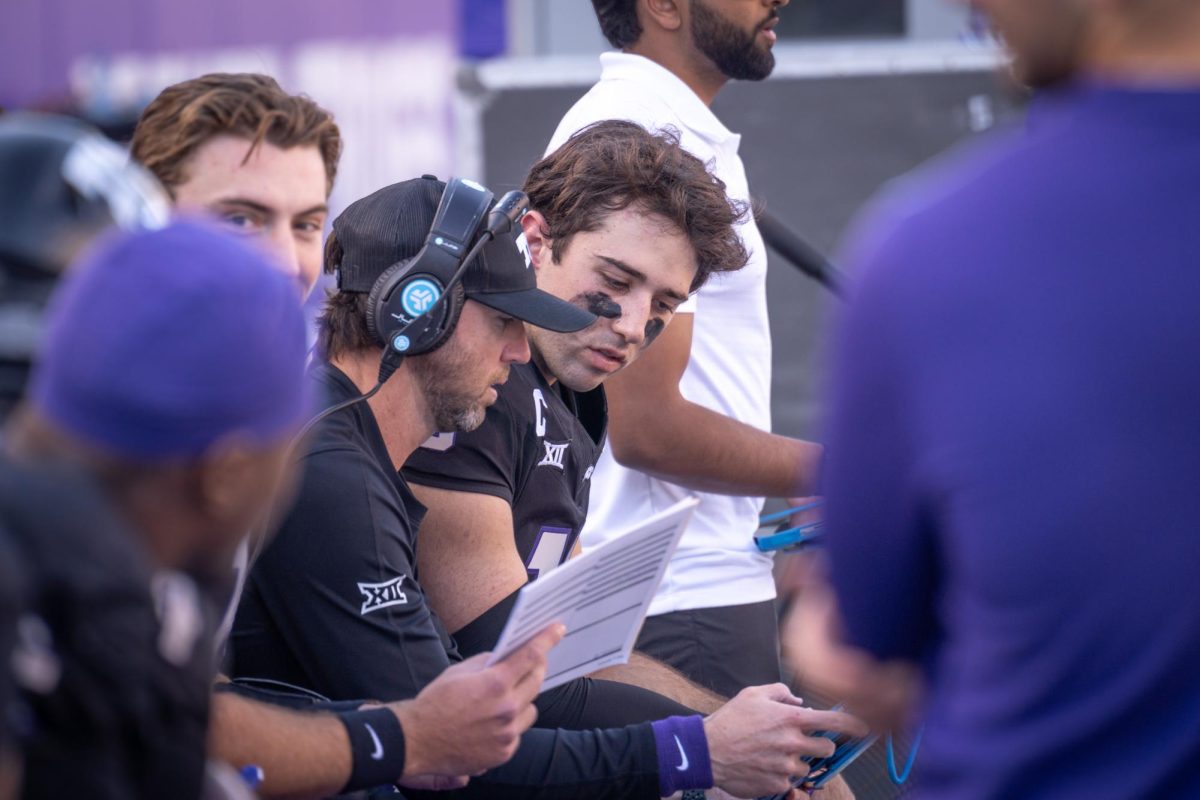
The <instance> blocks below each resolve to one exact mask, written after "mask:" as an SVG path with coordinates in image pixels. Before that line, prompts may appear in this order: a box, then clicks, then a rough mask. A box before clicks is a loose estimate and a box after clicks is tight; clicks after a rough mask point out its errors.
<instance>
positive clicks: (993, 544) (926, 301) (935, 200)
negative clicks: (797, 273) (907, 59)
mask: <svg viewBox="0 0 1200 800" xmlns="http://www.w3.org/2000/svg"><path fill="white" fill-rule="evenodd" d="M845 261H846V263H848V265H849V266H850V267H851V268H852V272H853V273H854V274H856V275H857V277H858V279H859V280H858V283H857V286H856V291H855V294H854V300H853V302H852V303H851V304H850V306H849V308H848V310H847V312H846V313H845V315H844V317H843V319H841V321H840V325H839V328H838V335H837V339H836V341H837V350H836V358H835V361H834V363H835V365H836V366H835V379H834V382H833V384H834V392H833V396H832V399H831V402H830V409H831V414H832V420H831V427H830V430H829V436H828V447H829V460H828V472H827V475H826V492H827V498H828V506H827V509H828V517H827V520H828V527H829V530H830V537H829V538H830V549H831V551H832V552H831V555H832V558H833V579H834V583H835V586H836V589H837V592H838V596H839V599H840V602H841V604H842V609H843V612H844V615H845V622H846V627H847V631H848V634H849V636H850V638H851V639H852V640H853V641H855V642H857V643H858V644H860V645H862V646H864V647H865V648H867V649H868V650H870V651H872V652H873V653H875V654H876V655H877V656H880V657H882V658H903V659H910V660H915V661H918V662H920V663H921V664H923V666H924V668H925V670H926V675H927V678H928V680H929V683H930V687H931V690H930V694H929V696H928V698H927V703H926V707H925V709H924V717H925V722H926V732H925V738H924V745H923V748H922V751H921V753H920V755H919V756H918V761H917V764H918V772H919V775H920V787H921V789H920V793H921V795H922V796H924V797H930V798H955V800H961V799H962V798H1009V797H1023V798H1028V797H1055V798H1064V797H1071V798H1075V797H1152V796H1153V797H1200V594H1198V593H1197V591H1196V583H1197V581H1198V580H1200V485H1198V481H1200V86H1194V87H1187V88H1180V89H1178V90H1167V89H1164V90H1161V91H1160V90H1148V89H1141V90H1134V89H1132V88H1120V87H1114V86H1102V85H1094V84H1092V85H1087V84H1084V85H1079V86H1074V87H1069V88H1066V89H1062V90H1059V91H1057V92H1054V93H1050V94H1047V95H1045V96H1043V97H1040V98H1038V100H1037V101H1035V103H1034V104H1033V108H1032V109H1031V113H1030V118H1029V120H1028V122H1027V124H1026V126H1025V128H1024V129H1023V130H1021V131H1015V132H1010V133H1009V134H1007V135H1000V136H995V137H991V138H989V139H988V140H987V141H985V142H983V143H981V144H977V145H975V146H973V147H971V148H968V149H967V150H965V151H963V152H958V153H955V154H953V155H951V156H949V157H948V158H945V159H943V160H942V161H940V162H939V163H937V164H936V165H934V166H932V167H930V168H927V169H925V170H923V171H922V172H921V173H920V174H918V175H916V176H914V177H911V178H908V179H905V180H904V181H903V185H901V186H898V187H896V191H893V192H890V193H889V196H888V197H886V198H885V199H883V200H881V201H880V202H878V203H877V204H876V205H875V208H874V209H873V211H872V213H870V214H869V215H868V216H867V218H866V220H865V221H864V222H863V223H862V224H861V225H860V226H859V228H858V233H857V234H856V235H855V236H853V237H852V239H851V246H850V248H849V252H848V253H847V255H846V259H845Z"/></svg>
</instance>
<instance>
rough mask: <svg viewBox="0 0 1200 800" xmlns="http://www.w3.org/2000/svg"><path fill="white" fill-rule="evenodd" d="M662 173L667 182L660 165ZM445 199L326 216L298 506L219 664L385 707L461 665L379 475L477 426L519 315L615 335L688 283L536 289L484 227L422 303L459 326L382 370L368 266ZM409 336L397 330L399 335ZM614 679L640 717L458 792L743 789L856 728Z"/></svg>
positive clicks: (263, 563) (255, 577) (410, 528)
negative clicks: (679, 703) (657, 691)
mask: <svg viewBox="0 0 1200 800" xmlns="http://www.w3.org/2000/svg"><path fill="white" fill-rule="evenodd" d="M643 135H645V134H643ZM663 166H664V169H663V170H662V171H661V172H660V174H661V175H662V177H663V178H664V179H667V178H668V177H669V175H670V172H671V169H670V164H669V163H667V164H664V165H663ZM446 191H448V190H446V189H445V187H444V186H443V185H442V184H440V183H439V182H437V181H436V180H434V179H432V178H429V177H426V178H421V179H415V180H410V181H406V182H404V183H399V184H395V185H392V186H388V187H385V188H383V189H381V190H379V191H378V192H375V193H374V194H372V195H369V196H368V197H365V198H363V199H361V200H359V201H357V202H355V203H353V204H352V205H351V206H350V207H349V208H347V209H346V210H345V211H344V212H343V213H342V215H341V216H339V217H338V219H336V220H335V221H334V225H333V235H332V236H331V239H330V246H329V248H328V260H327V264H326V268H327V269H329V270H330V271H333V270H335V269H336V270H337V272H338V292H337V293H336V294H334V295H333V296H332V297H331V298H330V300H329V302H328V303H327V305H326V311H325V313H324V314H323V315H322V317H321V333H320V340H319V345H320V346H319V348H318V349H319V360H318V363H317V364H316V365H315V366H314V369H313V370H312V372H311V377H312V381H313V384H314V386H315V387H316V388H317V389H318V390H319V391H320V392H321V393H322V395H323V396H324V402H323V405H325V406H327V407H328V408H330V409H332V411H331V412H329V415H328V416H327V417H326V418H325V419H323V420H321V422H320V423H319V424H318V425H317V426H316V427H315V428H314V429H313V437H312V441H311V444H310V445H309V447H308V448H307V450H306V453H305V455H304V459H303V468H304V478H303V482H302V485H301V490H300V493H299V499H298V502H297V504H296V506H295V507H293V509H292V510H291V512H290V513H289V515H288V517H287V520H286V521H285V522H284V524H283V526H282V528H281V529H280V531H279V533H278V535H277V537H276V540H275V541H274V542H273V543H272V545H271V547H270V548H268V549H267V550H266V552H265V553H264V554H263V556H262V557H261V558H260V559H259V560H258V561H257V562H256V563H255V565H254V568H253V570H252V572H251V576H250V580H249V581H248V584H247V589H246V593H245V596H244V599H243V602H242V604H241V606H240V607H239V609H238V616H237V621H236V624H235V626H234V633H233V637H232V639H231V643H232V647H233V651H234V674H235V675H239V676H255V677H260V678H266V679H269V680H272V681H282V682H286V683H289V684H292V685H296V686H301V687H303V688H305V689H307V690H310V691H317V692H320V693H321V694H323V695H326V696H329V697H333V698H346V697H359V696H362V695H364V694H369V695H371V696H375V697H380V698H383V699H395V698H403V697H410V696H412V695H414V694H416V693H418V692H422V691H424V690H426V689H425V688H424V687H426V685H427V684H429V685H433V684H430V682H431V681H433V682H434V683H436V682H437V681H436V680H435V679H437V678H438V676H439V675H440V674H441V673H442V672H443V670H446V669H447V668H449V669H456V667H453V666H450V665H451V664H452V663H453V662H454V661H456V660H458V658H459V655H458V653H457V651H456V647H455V645H454V642H453V641H452V640H451V639H450V637H449V636H448V635H447V634H446V632H445V629H444V627H443V626H442V624H441V623H440V621H439V619H438V617H437V614H436V613H435V612H434V611H433V610H431V609H430V607H429V604H428V602H427V600H426V597H425V594H424V591H423V588H422V584H421V580H420V578H419V571H418V569H417V565H416V552H417V551H418V549H419V548H418V541H417V527H418V525H419V524H420V520H421V517H422V515H423V514H424V509H423V507H422V506H421V504H420V503H419V502H418V501H417V500H416V498H415V497H414V496H413V495H412V493H411V490H410V488H409V486H408V485H407V483H406V482H405V480H404V478H403V477H402V476H400V475H399V474H398V473H397V469H398V468H399V467H400V466H401V465H402V464H403V463H404V462H405V460H406V459H407V458H408V457H409V456H410V454H411V453H412V451H413V450H414V449H416V448H417V447H418V446H419V445H420V443H421V442H422V441H424V440H425V439H426V438H427V437H429V436H430V435H431V434H432V433H434V432H435V431H437V430H439V429H440V430H453V431H455V432H458V433H465V432H468V431H470V430H471V429H473V428H475V427H476V426H477V425H479V423H480V422H481V421H482V420H483V417H484V409H486V408H487V407H488V406H490V405H492V404H493V403H495V402H496V400H497V398H498V391H499V389H500V388H501V387H499V386H497V384H503V383H504V381H505V377H506V375H507V374H509V373H510V371H511V372H515V371H516V370H517V369H519V368H520V365H522V364H524V363H525V362H526V361H528V359H529V357H530V348H529V345H528V343H527V341H526V331H525V327H524V326H523V325H522V321H525V322H527V323H528V324H530V325H537V326H546V327H550V328H553V329H557V330H558V331H563V332H569V331H571V330H579V329H580V328H582V327H583V326H586V325H589V324H591V323H592V322H594V321H595V317H593V316H592V315H590V314H588V313H586V312H585V311H584V310H582V309H581V308H580V307H579V306H580V305H583V306H586V305H589V304H591V305H595V306H596V307H597V308H598V310H601V311H603V312H604V313H606V314H608V315H609V319H608V320H607V321H606V323H605V324H603V325H600V326H598V328H597V331H598V332H599V333H605V335H607V336H609V337H610V338H615V337H613V336H612V335H611V334H608V333H606V332H607V331H611V330H612V329H613V327H615V326H614V324H613V323H614V320H618V319H620V317H621V316H624V315H623V314H622V315H618V314H617V313H616V312H615V310H614V309H613V308H612V306H618V307H619V306H621V305H622V304H624V305H625V306H627V307H628V309H629V311H628V314H629V316H630V317H631V319H630V320H628V321H627V323H626V324H632V325H636V327H637V328H643V329H644V325H645V323H646V322H647V320H648V318H649V316H650V315H649V314H648V312H647V311H646V310H645V309H644V308H643V304H645V305H648V300H647V299H646V298H647V297H648V296H651V295H658V294H661V293H662V291H663V289H662V287H661V286H660V285H659V282H660V281H661V282H662V283H663V284H665V285H666V286H669V287H671V288H673V289H674V288H676V284H675V280H676V279H678V278H680V277H681V276H682V283H683V286H682V289H680V291H681V292H684V293H686V291H687V286H688V285H689V284H690V282H691V280H692V279H693V270H692V268H691V267H689V266H688V264H686V263H683V264H680V262H675V263H676V265H677V266H682V267H683V268H682V269H681V271H680V273H679V274H675V277H674V278H672V279H670V280H663V279H661V278H656V279H655V280H654V283H653V286H654V288H650V287H644V286H641V285H640V283H641V282H637V283H638V285H637V286H636V288H631V289H630V291H629V292H628V293H627V294H625V293H621V292H619V291H617V290H616V289H614V288H611V287H609V288H607V289H601V290H600V291H598V292H597V293H596V294H597V295H601V294H604V295H607V298H604V297H597V298H596V299H595V302H594V303H588V301H586V300H577V304H570V303H567V302H566V301H564V300H562V299H559V298H556V297H553V296H552V295H550V294H548V293H546V292H544V291H542V290H539V289H538V288H537V286H536V281H535V273H534V270H533V269H532V268H531V267H530V265H529V263H528V261H527V258H528V256H527V255H525V254H524V252H523V249H524V248H523V247H522V245H521V244H520V238H523V237H514V236H512V235H501V236H499V237H498V238H496V239H495V240H493V241H489V242H487V243H486V244H484V245H482V250H481V256H480V258H479V259H478V260H477V261H474V262H472V263H470V264H469V265H468V266H466V267H465V271H464V272H463V273H462V278H461V282H460V283H457V285H455V284H452V283H450V282H449V281H448V282H446V283H444V284H442V286H441V287H440V288H439V289H438V292H439V294H438V295H437V296H438V297H447V298H456V297H457V298H458V299H452V300H451V301H450V302H449V303H448V304H447V305H448V306H449V308H448V309H447V311H446V317H445V319H446V320H454V319H455V318H457V321H456V322H450V321H447V322H445V323H443V322H438V323H437V324H438V327H439V329H440V330H442V331H445V333H444V334H439V335H438V336H435V337H434V339H432V340H429V341H430V342H436V344H434V343H431V344H430V345H429V347H430V348H431V349H430V350H429V351H428V352H422V353H420V354H416V355H409V356H407V357H406V358H405V359H404V360H403V362H402V363H401V364H400V365H399V366H398V367H397V368H396V369H395V371H394V372H393V373H390V374H391V377H390V379H389V378H386V376H385V375H383V374H382V373H381V356H383V353H384V348H385V343H388V345H387V346H388V347H389V349H388V352H389V353H390V352H391V349H390V345H391V343H392V342H394V341H396V338H400V337H402V335H403V331H407V330H408V327H411V326H412V325H413V324H415V322H416V320H415V319H414V320H409V321H408V322H407V325H408V327H405V328H403V329H402V331H401V332H400V333H398V334H397V333H396V332H395V331H394V330H393V331H389V330H387V329H378V328H375V327H374V326H375V324H376V323H375V322H373V320H380V319H384V320H386V318H387V314H386V313H381V311H380V309H379V307H378V306H377V305H376V299H377V298H378V297H382V296H385V295H387V291H386V290H383V289H381V288H379V287H380V286H381V281H382V285H386V284H387V281H388V278H383V277H382V276H383V275H384V274H385V272H387V271H388V270H390V269H392V268H393V266H394V265H400V264H402V263H404V262H408V263H410V264H411V261H410V260H411V259H414V258H416V257H417V256H418V254H419V253H421V252H422V249H423V247H425V245H426V243H427V242H430V243H433V244H434V245H436V243H438V242H441V241H442V239H441V237H440V236H438V235H437V234H436V233H434V232H432V231H431V228H432V226H433V225H434V220H435V219H439V218H440V217H439V216H438V213H439V212H438V211H437V209H438V208H439V204H440V202H441V198H442V195H443V194H444V193H445V192H446ZM726 213H727V214H729V215H730V216H732V215H733V213H732V211H730V210H729V209H726ZM447 216H452V215H447ZM580 235H581V236H582V234H580ZM472 240H477V241H483V240H482V239H479V238H478V237H476V236H466V237H464V238H463V240H462V241H461V242H457V243H456V246H458V245H461V247H462V248H463V249H464V250H469V249H471V243H472ZM621 255H622V256H623V257H628V254H626V253H622V254H621ZM630 266H632V265H630ZM622 272H624V271H622ZM392 275H393V276H394V275H395V273H394V272H393V273H392ZM424 275H425V272H424V269H423V268H419V269H416V270H415V274H414V275H413V276H408V278H407V279H406V281H407V283H406V285H405V288H404V289H400V288H399V286H396V287H394V293H393V295H392V296H396V295H398V296H399V297H400V298H404V297H405V296H406V294H407V292H408V290H409V289H410V288H412V287H413V286H414V285H416V284H418V283H422V282H423V283H426V284H431V282H430V281H428V280H425V278H424V277H423V276H424ZM635 280H636V279H632V278H630V279H629V281H630V283H631V286H632V285H633V284H634V283H635ZM426 297H428V295H426ZM614 297H615V298H616V299H615V300H614V299H613V298H614ZM635 298H637V302H636V303H635V302H634V299H635ZM380 302H383V301H380ZM430 302H437V301H436V300H434V301H430ZM403 308H404V310H405V311H408V310H409V307H408V306H404V307H403ZM398 310H399V309H398ZM409 313H416V316H417V318H420V317H421V316H423V315H422V314H420V313H419V312H409ZM659 316H661V314H660V315H659ZM396 330H400V329H396ZM619 330H623V331H625V332H624V333H623V334H622V335H623V336H625V337H628V338H630V339H636V338H637V336H638V334H636V333H635V332H634V331H628V330H625V329H624V328H619ZM422 337H423V333H420V334H413V339H412V342H421V341H423V338H422ZM410 343H411V342H410ZM418 347H420V345H418ZM414 349H417V348H414ZM391 363H392V362H390V361H385V362H384V364H385V365H388V364H391ZM381 377H382V378H384V379H385V380H386V383H384V382H382V380H381ZM373 387H374V388H373ZM509 535H510V536H511V533H510V534H509ZM422 546H423V545H422ZM620 688H622V689H625V690H628V693H629V694H631V695H639V696H641V697H642V698H643V701H644V702H643V704H642V707H640V708H635V709H633V711H634V712H638V713H640V717H637V718H629V719H627V720H626V722H628V723H638V724H630V725H628V727H621V726H617V725H611V726H604V727H605V728H606V729H604V730H593V729H588V730H561V729H559V730H548V729H545V728H542V729H537V730H532V731H529V732H527V733H526V734H525V736H524V737H523V738H522V746H521V747H520V748H519V749H518V750H517V753H516V755H515V756H514V760H513V761H512V762H510V763H509V764H506V765H504V766H502V767H500V768H498V769H496V770H492V771H489V772H488V773H487V774H486V775H482V776H480V777H479V778H477V779H476V780H473V781H472V782H471V784H470V786H469V787H468V788H467V793H468V795H469V796H474V797H487V798H493V797H514V798H515V797H528V798H546V799H549V798H582V797H603V798H609V797H630V798H637V797H644V798H655V797H668V796H671V795H672V794H674V793H675V791H676V790H691V789H707V788H710V787H712V786H713V785H714V784H715V785H717V786H720V787H721V788H723V789H725V790H727V791H730V792H732V793H734V794H736V795H737V796H742V797H753V796H757V795H760V794H764V793H767V792H774V791H780V790H782V789H784V788H785V787H786V786H787V785H788V779H789V776H791V775H794V774H801V773H802V772H803V770H804V768H805V767H804V764H803V763H802V762H801V761H799V757H800V756H802V755H814V754H822V753H823V754H828V753H829V752H831V751H832V748H833V745H832V742H830V740H828V739H825V738H823V737H819V736H813V735H812V734H813V732H814V731H825V730H837V731H845V732H848V733H852V734H854V733H861V732H863V730H864V729H863V728H862V727H861V724H860V723H858V722H857V721H855V720H854V719H853V718H850V717H848V716H847V715H844V714H841V713H837V712H820V711H813V710H811V709H806V708H802V707H800V704H799V701H798V700H797V699H796V698H794V697H792V695H791V693H790V692H788V690H787V688H786V687H784V686H782V685H774V686H767V687H756V688H754V689H750V690H747V691H746V692H743V693H742V694H741V695H739V696H738V697H737V698H735V699H734V700H732V701H730V702H729V703H728V704H726V705H725V706H724V707H722V708H720V709H719V710H717V711H715V712H714V713H713V714H711V715H710V716H708V717H707V718H701V717H700V716H698V715H688V716H682V715H680V716H670V717H668V718H665V719H663V718H659V717H657V716H655V714H654V709H653V707H652V704H653V703H654V698H653V696H652V695H651V694H650V693H649V692H646V691H644V690H641V689H638V688H637V687H620ZM660 702H665V701H661V700H660ZM668 713H671V712H668ZM683 713H687V712H686V710H683ZM650 720H653V722H650ZM543 725H545V723H544V722H543ZM469 733H470V731H466V730H464V731H463V735H468V734H469Z"/></svg>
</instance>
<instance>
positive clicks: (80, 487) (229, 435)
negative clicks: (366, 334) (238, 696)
mask: <svg viewBox="0 0 1200 800" xmlns="http://www.w3.org/2000/svg"><path fill="white" fill-rule="evenodd" d="M304 354H305V336H304V320H303V316H302V314H301V313H300V310H299V308H298V307H297V304H296V299H295V291H294V289H293V288H292V283H291V282H290V281H289V280H287V279H286V278H285V277H284V276H283V275H281V274H280V272H279V271H278V270H277V269H275V268H274V267H272V266H271V265H270V264H269V263H268V262H267V260H266V258H265V257H264V256H263V255H262V254H261V253H259V252H258V251H256V250H253V249H250V248H247V247H245V246H244V245H242V244H241V243H239V242H238V241H236V240H234V239H233V238H231V237H229V236H228V235H226V234H223V233H220V232H217V231H215V230H211V229H209V228H207V227H203V226H199V225H196V224H194V223H177V224H174V225H171V226H168V227H166V228H163V229H161V230H155V231H149V232H140V233H133V234H121V235H117V236H114V237H112V238H110V239H108V240H106V241H104V242H103V243H101V244H100V245H99V246H98V247H97V248H96V249H95V250H94V251H92V252H91V253H90V255H88V256H86V257H85V258H84V259H83V260H82V261H81V262H79V263H77V264H76V265H74V266H73V267H72V268H71V270H70V271H69V272H68V274H67V276H66V277H65V278H64V279H63V281H62V282H61V284H60V286H59V288H58V290H57V291H56V293H55V295H54V297H53V298H52V300H51V304H50V307H49V310H48V313H47V322H46V326H45V330H44V335H43V338H42V341H41V344H40V347H39V354H38V359H37V361H36V363H35V364H34V368H33V371H32V373H31V376H30V382H29V386H28V389H27V392H26V396H25V400H24V402H23V403H22V405H21V406H19V407H18V409H17V410H16V411H15V412H14V413H13V415H12V417H11V418H10V420H9V423H8V427H7V429H6V436H5V447H6V450H7V455H8V457H9V458H11V460H6V461H5V462H4V463H3V464H2V465H0V516H2V517H3V519H4V525H5V529H6V533H7V534H8V535H9V537H10V538H9V540H10V541H11V542H15V544H16V547H17V549H18V551H19V555H20V556H21V558H22V560H23V562H24V563H25V564H26V565H27V566H28V577H29V583H30V587H31V588H30V595H31V605H32V606H33V608H34V609H36V611H37V612H38V614H39V615H40V617H39V618H38V619H37V620H36V621H35V619H34V618H32V617H27V618H24V619H23V624H22V626H21V628H19V634H20V641H19V643H18V648H17V657H16V658H14V660H13V669H14V673H15V674H16V675H17V677H18V679H19V681H20V683H21V684H22V686H23V688H24V689H25V690H26V695H27V697H28V698H29V707H30V712H31V717H32V726H31V731H30V732H29V735H28V737H27V738H26V740H25V742H24V759H25V769H24V772H25V775H24V786H23V792H24V796H28V797H61V796H68V795H70V794H74V793H75V792H76V791H77V790H78V789H79V787H86V788H87V791H88V794H89V796H91V797H101V798H107V797H112V798H127V797H147V798H149V797H164V796H170V797H181V798H186V797H198V796H199V795H200V792H201V786H202V784H203V781H204V775H205V731H206V727H207V716H208V705H209V704H208V696H209V687H210V685H211V682H212V677H213V672H212V670H213V663H212V661H213V659H212V654H213V648H212V641H211V635H212V628H213V626H212V624H211V623H212V621H213V615H212V613H211V609H210V608H208V606H207V603H206V599H205V589H206V587H207V586H208V584H210V583H211V582H212V581H214V580H216V579H217V578H218V577H219V576H221V575H222V574H223V573H225V572H227V570H228V567H227V565H228V563H229V561H230V559H231V558H232V554H233V550H234V548H235V547H236V546H237V543H238V540H239V539H240V533H238V532H240V531H244V530H246V529H248V528H249V527H250V526H251V525H252V524H253V523H254V522H255V521H256V520H258V519H259V518H260V517H261V516H262V515H263V514H264V513H266V512H267V511H268V509H269V504H270V499H271V498H283V497H286V495H287V492H286V491H280V487H284V486H286V485H287V484H288V482H289V481H288V477H287V475H288V472H289V468H288V463H289V461H288V458H287V456H288V443H289V440H290V438H291V437H292V436H293V435H294V434H295V432H296V431H297V430H298V428H299V427H300V425H301V424H302V423H303V421H304V419H305V418H306V416H307V414H308V413H309V410H310V404H309V398H308V393H307V392H306V391H305V384H304V382H303V362H304ZM37 623H40V627H39V630H40V631H41V633H40V634H37V633H31V632H30V630H28V628H29V626H30V625H33V624H37Z"/></svg>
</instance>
